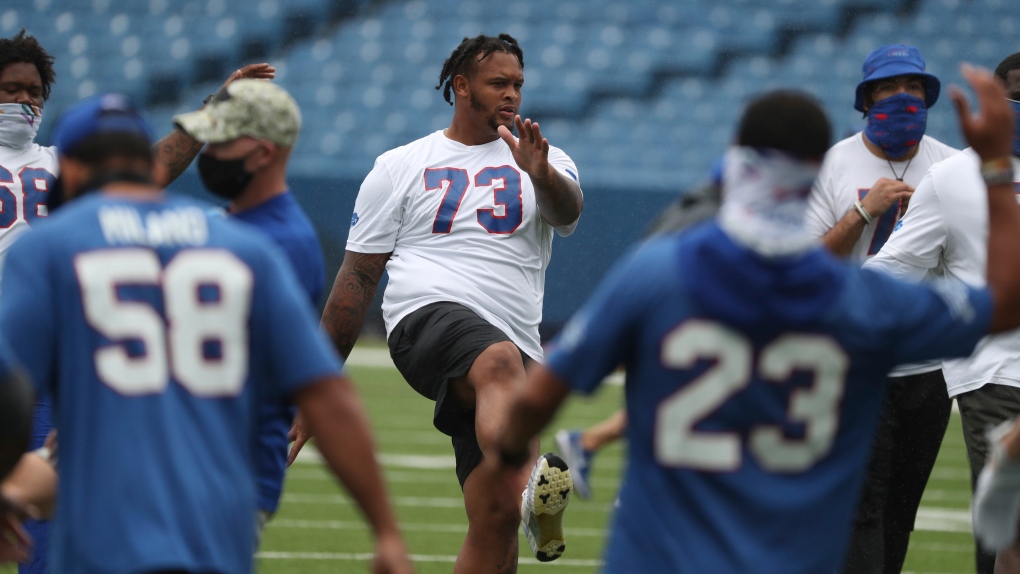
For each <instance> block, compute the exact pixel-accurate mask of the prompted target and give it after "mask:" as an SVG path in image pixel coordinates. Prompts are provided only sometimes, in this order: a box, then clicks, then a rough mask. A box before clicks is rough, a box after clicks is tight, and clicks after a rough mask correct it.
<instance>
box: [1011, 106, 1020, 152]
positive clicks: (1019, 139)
mask: <svg viewBox="0 0 1020 574" xmlns="http://www.w3.org/2000/svg"><path fill="white" fill-rule="evenodd" d="M1009 104H1010V105H1011V106H1013V113H1015V114H1016V124H1014V127H1013V155H1015V156H1017V157H1020V102H1018V101H1016V100H1009Z"/></svg>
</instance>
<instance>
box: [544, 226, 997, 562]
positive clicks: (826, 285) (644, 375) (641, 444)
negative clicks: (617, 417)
mask: <svg viewBox="0 0 1020 574" xmlns="http://www.w3.org/2000/svg"><path fill="white" fill-rule="evenodd" d="M990 316H991V299H990V296H989V294H988V292H987V291H985V290H970V289H968V288H966V287H963V286H960V285H956V286H950V285H944V286H940V287H937V288H936V287H931V286H925V285H910V284H906V283H901V282H898V281H896V280H894V279H891V278H889V277H885V276H882V275H880V274H876V273H872V272H867V271H862V270H859V269H855V268H854V267H852V266H847V265H844V264H842V263H840V262H837V261H836V260H835V259H833V258H832V257H831V256H829V255H828V253H826V252H823V251H822V250H820V249H818V250H815V251H812V252H809V253H807V254H806V255H803V256H800V257H797V258H795V259H792V260H785V261H771V262H769V261H766V260H764V259H761V258H759V257H758V256H756V255H754V254H752V253H751V252H749V251H747V250H745V249H744V248H742V247H740V246H738V245H736V244H735V243H733V242H732V241H731V240H730V239H729V238H728V237H727V236H726V235H725V234H724V233H723V231H722V230H721V229H720V228H719V227H718V226H717V225H716V224H715V223H714V222H713V223H708V224H705V225H702V226H700V227H697V228H694V229H692V230H691V231H689V232H688V233H684V234H680V235H670V236H666V237H663V238H660V239H656V240H652V241H650V242H649V243H647V244H645V245H644V246H642V247H641V248H639V249H638V250H637V251H636V252H634V253H632V254H630V255H629V256H627V257H626V258H625V259H624V260H623V261H622V262H620V263H618V264H617V266H616V267H615V268H614V270H613V271H612V272H611V273H610V274H609V275H608V277H607V278H606V279H605V281H604V282H603V283H602V285H600V287H599V288H598V289H597V290H596V292H595V293H594V295H593V296H592V298H591V300H589V301H588V302H587V304H586V305H585V306H584V308H582V309H581V311H579V313H578V315H576V316H575V317H574V318H573V319H572V320H571V322H570V323H568V324H567V326H566V327H565V328H564V330H563V332H562V333H561V335H560V336H559V337H558V338H557V340H556V341H555V342H554V343H553V345H552V349H551V351H550V353H549V354H548V359H547V360H548V368H549V369H550V370H551V371H552V372H553V373H554V374H556V375H557V376H558V377H559V378H560V379H561V380H563V381H564V382H565V383H566V384H568V385H569V386H570V387H571V388H573V389H575V390H577V391H580V392H590V391H592V390H594V389H595V388H596V386H597V385H598V384H599V381H601V379H602V378H603V376H604V375H606V374H607V373H609V372H610V371H612V370H613V369H614V368H615V367H616V366H617V365H619V364H624V365H625V366H626V371H627V377H626V391H625V392H626V399H627V414H628V419H627V420H628V424H627V438H628V439H629V441H630V450H629V461H628V465H627V469H626V471H625V476H624V480H623V483H622V486H621V492H620V505H619V510H618V512H617V514H616V516H615V518H614V523H613V528H612V532H611V535H610V540H609V544H608V547H607V550H606V556H605V559H606V566H605V571H606V572H608V573H623V572H676V573H684V572H691V573H704V572H712V573H713V574H724V573H738V572H740V573H743V572H759V573H769V572H775V573H783V574H797V573H804V574H809V573H810V574H815V573H818V572H836V571H838V570H839V568H840V566H841V564H842V557H843V554H844V551H845V547H846V543H847V540H848V538H849V529H850V524H851V519H852V516H853V510H854V506H855V504H856V501H857V498H858V495H859V491H860V489H861V485H862V481H863V473H864V468H865V465H866V462H867V458H868V453H869V447H870V445H871V438H872V434H873V431H874V429H875V426H876V425H877V421H878V415H879V412H880V410H881V407H882V402H883V398H884V396H885V393H884V381H885V380H886V377H885V375H886V373H888V371H889V370H890V369H891V368H892V367H894V366H895V365H899V364H903V363H909V362H913V361H918V360H922V359H932V358H938V357H950V356H966V355H968V354H970V352H971V351H972V350H973V348H974V346H975V345H976V344H977V342H978V340H979V339H980V338H981V337H982V335H984V334H985V332H986V330H987V328H988V325H989V321H990Z"/></svg>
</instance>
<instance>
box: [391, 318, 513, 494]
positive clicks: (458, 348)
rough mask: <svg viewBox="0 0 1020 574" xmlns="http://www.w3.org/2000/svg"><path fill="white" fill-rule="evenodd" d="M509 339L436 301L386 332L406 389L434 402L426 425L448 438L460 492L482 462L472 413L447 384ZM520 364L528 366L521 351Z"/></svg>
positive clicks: (471, 408)
mask: <svg viewBox="0 0 1020 574" xmlns="http://www.w3.org/2000/svg"><path fill="white" fill-rule="evenodd" d="M509 340H510V338H509V337H507V336H506V334H504V333H503V331H500V330H499V329H497V328H496V327H495V326H493V325H492V324H491V323H489V322H488V321H486V320H485V319H482V318H481V317H479V316H478V314H477V313H475V312H474V311H472V310H471V309H468V308H467V307H465V306H463V305H460V304H458V303H450V302H446V301H442V302H439V303H432V304H429V305H426V306H424V307H422V308H421V309H417V310H415V311H413V312H412V313H411V314H410V315H408V316H406V317H404V318H403V319H401V320H400V322H399V323H397V326H396V327H394V329H393V332H392V333H390V336H389V338H388V339H387V343H388V344H389V347H390V356H391V357H392V358H393V364H394V365H396V366H397V369H398V370H399V371H400V374H401V375H403V376H404V380H406V381H407V383H408V384H409V385H411V388H413V389H414V390H415V391H418V393H419V394H420V395H422V396H424V397H426V398H428V399H431V400H433V401H435V402H436V408H435V412H434V413H433V415H432V424H433V425H435V427H436V428H437V429H439V431H440V432H442V433H443V434H445V435H448V436H450V438H451V439H452V442H453V453H454V456H455V457H456V459H457V479H458V480H459V481H460V486H461V488H464V481H465V480H467V477H468V475H469V474H471V471H472V470H474V469H475V467H476V466H478V465H479V464H480V463H481V462H482V451H481V449H480V448H479V447H478V439H477V437H476V436H475V409H474V407H469V406H466V405H464V404H462V403H461V402H460V401H458V400H457V398H456V397H455V396H454V395H453V393H452V392H451V390H450V381H451V380H452V379H456V378H458V377H463V376H465V375H467V374H468V371H470V370H471V365H472V364H474V362H475V359H477V358H478V355H480V354H482V351H484V350H485V349H487V348H488V347H489V346H491V345H494V344H496V343H502V342H503V341H509ZM521 360H522V361H523V362H524V365H525V366H527V365H528V363H530V362H531V358H530V357H528V355H526V354H525V353H524V352H523V351H521Z"/></svg>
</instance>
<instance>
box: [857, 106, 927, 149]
mask: <svg viewBox="0 0 1020 574" xmlns="http://www.w3.org/2000/svg"><path fill="white" fill-rule="evenodd" d="M927 122H928V108H927V107H925V105H924V100H922V99H920V98H917V97H914V96H911V95H910V94H906V93H901V94H896V95H895V96H889V97H888V98H886V99H884V100H881V101H879V102H875V104H874V105H872V106H871V107H870V108H868V127H867V128H865V129H864V135H865V136H867V138H868V140H869V141H870V142H871V143H873V144H875V145H877V146H878V147H880V148H882V149H883V150H885V153H886V155H887V156H888V157H890V158H897V157H903V156H905V155H906V154H907V152H908V151H910V148H912V147H914V146H916V145H917V144H919V143H921V137H922V136H924V129H925V127H926V126H927Z"/></svg>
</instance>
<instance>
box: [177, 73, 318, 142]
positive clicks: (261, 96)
mask: <svg viewBox="0 0 1020 574" xmlns="http://www.w3.org/2000/svg"><path fill="white" fill-rule="evenodd" d="M174 123H175V124H176V125H177V127H179V128H181V129H182V130H184V131H185V132H186V133H187V134H188V135H190V136H191V137H193V138H195V139H196V140H198V141H200V142H206V143H223V142H228V141H231V140H235V139H237V138H239V137H241V136H249V137H253V138H256V139H264V140H269V141H271V142H273V143H275V144H277V145H281V146H285V147H291V146H293V145H294V142H295V141H296V140H297V136H298V132H299V131H301V110H300V109H298V105H297V102H295V101H294V98H292V97H291V96H290V94H288V93H287V91H286V90H284V89H283V88H281V87H279V86H278V85H276V84H273V83H272V82H268V81H266V80H248V79H245V80H237V81H234V82H231V83H229V84H227V86H226V87H225V88H223V89H221V90H220V91H219V92H217V93H216V96H215V97H213V99H212V101H210V102H209V104H208V105H206V106H205V107H204V108H202V109H200V110H198V111H195V112H190V113H187V114H181V115H178V116H174Z"/></svg>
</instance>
